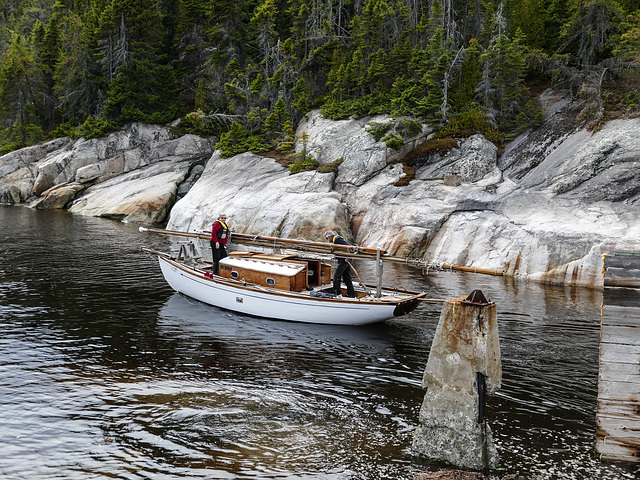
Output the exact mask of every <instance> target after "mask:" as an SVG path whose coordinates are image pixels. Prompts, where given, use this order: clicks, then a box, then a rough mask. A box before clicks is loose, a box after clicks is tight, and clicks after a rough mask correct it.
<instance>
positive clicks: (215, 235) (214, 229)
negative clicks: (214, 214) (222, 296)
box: [209, 213, 231, 275]
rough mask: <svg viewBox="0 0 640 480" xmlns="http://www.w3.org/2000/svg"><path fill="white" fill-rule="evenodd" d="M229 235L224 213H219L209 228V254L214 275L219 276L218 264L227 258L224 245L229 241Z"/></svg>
mask: <svg viewBox="0 0 640 480" xmlns="http://www.w3.org/2000/svg"><path fill="white" fill-rule="evenodd" d="M230 235H231V231H230V230H229V226H228V225H227V216H226V215H225V214H224V213H221V214H220V215H219V216H218V220H216V221H215V222H213V225H212V226H211V239H210V240H209V243H210V244H211V252H212V254H213V269H212V272H213V273H214V274H215V275H218V274H219V267H218V264H219V262H220V260H222V259H223V258H224V257H226V256H227V248H226V247H225V245H226V244H227V240H229V236H230Z"/></svg>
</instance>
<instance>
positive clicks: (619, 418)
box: [596, 414, 640, 447]
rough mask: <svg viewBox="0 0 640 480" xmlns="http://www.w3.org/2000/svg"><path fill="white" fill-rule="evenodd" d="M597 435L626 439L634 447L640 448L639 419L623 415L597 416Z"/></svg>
mask: <svg viewBox="0 0 640 480" xmlns="http://www.w3.org/2000/svg"><path fill="white" fill-rule="evenodd" d="M596 425H597V427H598V429H599V430H598V433H600V432H602V434H606V435H609V436H611V437H614V438H628V439H629V441H630V442H633V443H634V445H637V446H639V447H640V435H639V433H640V418H639V417H638V416H637V415H636V416H635V417H631V418H629V417H625V416H623V415H606V414H600V415H598V419H597V420H596Z"/></svg>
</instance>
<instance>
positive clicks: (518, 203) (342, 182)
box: [0, 92, 640, 288]
mask: <svg viewBox="0 0 640 480" xmlns="http://www.w3.org/2000/svg"><path fill="white" fill-rule="evenodd" d="M541 100H542V101H543V104H544V105H545V107H546V111H547V119H546V121H545V123H544V124H543V125H542V126H541V127H540V128H538V129H536V130H534V131H530V132H526V133H525V134H523V135H521V136H520V137H519V138H517V139H515V140H514V141H512V142H511V143H510V144H509V145H507V148H506V150H505V152H504V153H503V154H502V155H498V149H497V148H496V147H495V146H494V145H493V144H492V143H491V142H489V141H488V140H487V139H486V138H484V137H483V136H482V135H473V136H471V137H469V138H465V139H458V146H457V147H455V148H453V149H451V150H449V151H448V152H447V153H446V154H441V153H433V154H430V155H426V156H424V158H421V159H420V162H418V164H417V166H416V168H415V176H414V178H413V179H411V181H410V182H408V184H406V185H402V182H400V180H401V179H402V178H403V177H404V176H405V172H403V165H402V164H401V163H398V161H397V160H398V159H399V158H401V157H402V156H404V155H406V154H407V153H408V152H409V150H411V149H412V148H413V147H415V146H416V145H419V144H421V143H422V142H424V141H425V140H426V139H427V138H428V135H429V134H430V133H431V129H430V128H429V127H428V126H424V127H423V131H422V133H420V134H418V135H416V136H415V137H412V138H407V139H405V146H404V148H403V149H401V150H399V151H396V150H393V149H391V148H388V147H387V145H386V144H385V143H384V142H382V141H376V140H375V139H374V138H373V136H372V135H371V134H370V132H369V130H370V126H371V124H372V123H375V124H385V123H392V122H393V119H390V118H388V117H385V116H379V117H374V118H363V119H357V120H354V119H350V120H342V121H331V120H326V119H324V118H322V117H321V115H320V114H319V112H311V113H310V114H309V115H308V116H307V118H306V119H305V120H303V121H302V122H301V124H300V125H299V126H298V129H297V135H298V136H300V137H301V136H302V134H303V133H305V134H306V135H308V140H307V148H308V151H309V152H310V153H311V154H312V155H313V156H314V157H316V158H317V160H318V162H319V163H320V165H326V164H330V163H333V162H336V160H340V162H341V163H339V167H338V168H337V173H336V172H333V171H332V172H329V173H320V172H318V171H305V172H301V173H298V174H294V175H291V174H290V173H289V171H288V169H287V168H285V167H283V166H282V165H280V164H279V163H278V162H276V161H275V160H274V159H272V158H267V157H262V156H259V155H255V154H252V153H244V154H241V155H237V156H235V157H232V158H222V157H221V156H220V155H219V152H217V151H214V145H215V139H205V138H200V137H197V136H194V135H185V136H182V137H179V138H174V137H173V136H172V134H171V130H170V129H168V128H165V127H161V126H156V125H143V124H132V125H129V126H128V127H127V128H126V129H123V130H122V131H119V132H115V133H112V134H110V135H108V136H106V137H104V138H99V139H91V140H84V139H77V140H71V139H68V138H62V139H56V140H52V141H50V142H47V143H45V144H42V145H38V146H34V147H29V148H25V149H22V150H18V151H15V152H11V153H9V154H6V155H4V156H2V157H0V203H5V204H23V205H28V206H30V207H33V208H41V209H54V208H68V209H69V210H70V211H71V212H73V213H75V214H80V215H91V216H101V217H108V218H115V219H119V220H122V221H126V222H136V223H141V224H155V225H164V224H165V223H166V225H167V228H169V229H175V230H189V231H192V230H194V229H207V228H208V227H209V226H210V223H211V222H212V220H214V219H215V218H216V217H217V215H218V213H219V212H222V211H224V212H226V213H227V214H228V215H233V218H232V220H231V225H232V228H233V229H234V230H235V231H238V232H241V233H250V234H264V235H270V236H282V237H295V238H306V239H309V240H319V239H321V237H322V232H323V231H324V230H326V229H327V228H333V229H337V230H339V231H340V232H341V233H342V234H343V235H345V236H346V237H348V238H350V239H351V240H352V241H354V242H357V243H358V244H360V245H366V246H371V247H380V248H383V249H385V250H387V251H388V252H389V253H391V254H394V255H398V256H403V257H405V256H406V257H412V258H422V259H427V260H430V261H433V262H440V263H451V264H458V265H467V266H471V267H477V268H487V269H492V270H502V271H504V272H505V274H507V275H511V276H514V277H518V278H522V279H527V280H532V281H538V282H545V283H553V284H565V285H580V286H589V287H595V288H601V287H602V258H601V256H602V254H606V253H612V252H613V251H615V250H628V249H640V219H639V217H640V215H638V213H637V212H638V207H639V206H640V168H638V167H639V164H640V119H638V118H634V119H619V120H614V121H611V122H608V123H607V124H605V125H604V126H603V127H602V128H601V129H600V130H599V131H597V132H590V131H587V130H585V129H584V128H580V127H578V126H576V125H574V124H573V122H572V120H571V119H572V118H573V117H572V115H571V114H570V112H571V110H570V109H571V102H570V101H569V100H568V99H567V98H566V97H563V96H561V95H557V94H552V92H546V93H545V94H544V95H543V97H542V98H541ZM298 148H302V146H301V145H298ZM451 174H456V175H459V176H460V179H461V184H460V185H456V184H455V183H454V184H446V183H445V182H444V181H443V180H442V178H443V177H444V176H446V175H451ZM405 183H406V182H405Z"/></svg>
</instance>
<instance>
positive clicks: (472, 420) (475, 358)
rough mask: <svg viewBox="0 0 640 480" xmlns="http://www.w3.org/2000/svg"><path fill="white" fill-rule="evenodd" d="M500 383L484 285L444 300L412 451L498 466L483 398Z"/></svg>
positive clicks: (492, 308) (477, 466)
mask: <svg viewBox="0 0 640 480" xmlns="http://www.w3.org/2000/svg"><path fill="white" fill-rule="evenodd" d="M501 382H502V365H501V362H500V339H499V335H498V321H497V315H496V305H495V303H492V302H489V301H487V299H486V298H485V297H484V295H483V294H482V292H481V291H480V290H474V291H473V292H472V293H471V294H470V295H469V296H468V297H461V298H457V299H454V300H448V301H446V302H445V303H444V306H443V308H442V312H441V314H440V321H439V322H438V326H437V328H436V334H435V337H434V339H433V344H432V346H431V351H430V353H429V359H428V361H427V366H426V369H425V372H424V376H423V379H422V386H423V387H424V388H426V389H427V392H426V395H425V397H424V401H423V403H422V407H421V409H420V416H419V425H418V427H417V429H416V431H415V433H414V437H413V444H412V452H413V454H414V455H415V456H417V457H421V458H424V459H427V460H430V461H436V462H439V463H445V464H449V465H452V466H455V467H458V468H467V469H474V470H488V469H492V468H495V467H496V466H497V465H498V460H499V459H498V454H497V451H496V448H495V446H494V444H493V441H492V437H491V429H490V427H489V425H487V421H486V418H485V402H486V396H487V394H490V393H493V392H494V391H495V390H497V389H498V388H499V387H500V383H501Z"/></svg>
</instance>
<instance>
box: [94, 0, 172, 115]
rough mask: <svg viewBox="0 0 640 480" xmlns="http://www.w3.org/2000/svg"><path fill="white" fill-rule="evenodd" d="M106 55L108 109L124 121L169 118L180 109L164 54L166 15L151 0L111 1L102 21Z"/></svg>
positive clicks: (103, 57)
mask: <svg viewBox="0 0 640 480" xmlns="http://www.w3.org/2000/svg"><path fill="white" fill-rule="evenodd" d="M100 26H101V34H102V35H101V38H102V45H101V53H102V60H103V66H104V67H105V73H106V74H107V75H108V77H109V78H110V79H111V80H110V83H109V91H108V98H107V101H106V104H105V107H104V114H105V116H106V117H107V118H109V119H113V120H116V121H120V122H126V121H134V120H138V121H146V122H166V121H170V120H172V119H174V118H176V117H177V116H178V115H179V112H180V105H179V103H178V101H177V100H176V99H177V87H176V82H175V75H174V72H173V70H172V68H171V67H170V65H168V64H166V63H165V61H166V59H165V58H164V57H163V55H162V47H163V32H162V16H161V14H160V11H159V10H158V8H157V4H156V3H154V2H153V1H152V0H112V2H111V4H110V5H109V8H107V10H106V11H105V14H104V15H103V18H102V19H101V25H100Z"/></svg>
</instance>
